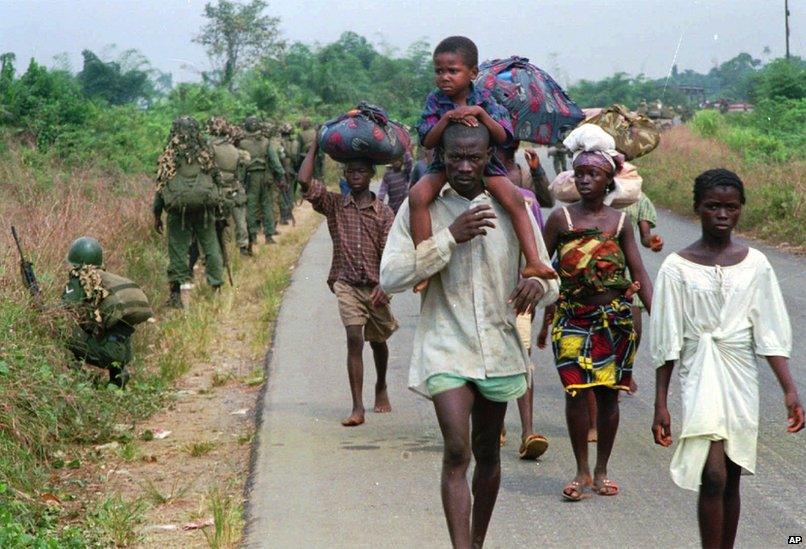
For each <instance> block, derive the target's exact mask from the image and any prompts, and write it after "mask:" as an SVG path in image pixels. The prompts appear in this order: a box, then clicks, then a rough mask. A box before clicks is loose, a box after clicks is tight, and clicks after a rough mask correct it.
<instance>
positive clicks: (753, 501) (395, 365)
mask: <svg viewBox="0 0 806 549" xmlns="http://www.w3.org/2000/svg"><path fill="white" fill-rule="evenodd" d="M659 231H660V232H661V234H663V236H664V238H665V239H666V248H665V250H664V252H663V253H662V254H651V253H649V252H647V253H645V254H644V260H645V262H646V264H647V266H648V268H649V269H650V273H651V275H652V276H653V277H654V275H655V273H656V272H657V269H658V267H659V265H660V262H661V261H662V259H663V257H664V256H665V255H666V254H667V253H668V252H670V251H673V250H677V249H680V248H681V247H683V246H684V245H686V244H688V243H689V242H691V241H693V240H694V239H696V238H697V237H698V227H697V226H695V225H694V224H692V222H690V221H689V220H684V219H681V218H678V217H676V216H673V215H672V214H669V213H667V212H663V213H662V214H661V218H660V223H659ZM761 249H762V251H763V252H764V253H766V254H767V256H768V257H769V258H770V260H771V262H772V264H773V265H774V267H775V269H776V271H777V274H778V277H779V279H780V282H781V285H782V287H783V290H784V293H785V296H786V300H787V305H788V308H789V312H790V315H791V317H792V324H793V326H794V327H795V329H796V330H798V329H799V328H802V327H803V326H804V325H806V293H804V291H803V286H801V284H803V280H804V277H803V274H802V270H803V268H804V267H806V261H804V260H803V259H802V258H795V257H793V256H790V255H786V254H782V253H778V252H776V251H774V250H771V249H768V248H764V247H761ZM329 263H330V239H329V237H328V234H327V229H326V227H325V225H324V224H323V225H322V226H321V227H320V228H319V230H318V231H317V232H316V234H315V235H314V237H313V239H312V240H311V242H310V244H309V245H308V246H307V248H306V249H305V252H304V254H303V256H302V258H301V261H300V263H299V266H298V268H297V270H296V272H295V273H294V279H293V283H292V284H291V286H290V288H289V289H288V292H287V294H286V296H285V300H284V302H283V307H282V310H281V312H280V316H279V321H278V326H277V333H276V338H275V347H274V349H273V353H272V355H271V362H270V373H269V381H268V388H267V391H266V395H265V402H264V403H263V410H262V414H263V416H262V417H263V421H262V425H261V427H260V430H259V433H258V438H257V444H258V448H257V452H256V460H255V463H254V467H253V471H252V482H251V485H250V492H249V503H248V508H247V515H248V516H247V521H248V522H247V543H246V544H247V546H248V547H421V548H422V547H448V546H449V540H448V535H447V529H446V527H445V524H444V519H443V516H442V508H441V503H440V498H439V487H438V482H439V474H440V457H441V451H442V445H441V437H440V435H439V431H438V428H437V424H436V419H435V416H434V412H433V408H432V406H431V404H430V402H429V401H427V400H425V399H423V398H421V397H419V396H417V395H415V394H414V393H411V392H410V391H408V390H407V389H406V380H407V373H408V362H409V356H410V350H411V345H412V339H413V335H414V327H415V324H416V322H417V313H418V304H419V301H418V300H419V298H418V297H416V296H414V295H412V294H411V293H406V294H403V295H399V296H396V297H395V299H394V301H393V308H394V311H395V314H396V316H397V318H398V319H399V321H400V324H401V328H400V330H399V331H398V332H397V333H396V334H395V335H394V336H393V338H392V339H391V340H390V350H391V358H390V373H389V386H390V393H391V400H392V405H393V407H394V412H393V413H392V414H385V415H379V414H373V413H369V414H368V415H367V423H366V424H365V425H364V426H362V427H358V428H352V429H347V428H344V427H341V426H340V425H339V420H340V419H341V418H342V417H344V416H345V415H346V414H347V413H348V412H349V409H350V406H349V404H350V397H349V390H348V385H347V376H346V371H345V357H346V343H345V336H344V331H343V328H342V326H341V324H340V322H339V317H338V312H337V306H336V299H335V297H334V296H333V295H332V294H331V293H330V292H329V291H328V289H327V286H326V284H325V278H326V274H327V269H328V266H329ZM796 333H797V331H796ZM644 351H645V349H644V350H642V352H641V353H640V354H639V358H638V361H637V364H636V370H637V380H638V384H639V392H638V394H637V395H635V396H633V397H625V398H623V399H622V405H621V425H620V430H619V434H618V437H617V439H616V445H615V449H614V451H613V457H612V459H611V463H610V474H611V476H612V478H613V479H614V480H616V481H617V482H619V484H620V485H621V489H622V492H621V494H620V495H618V496H616V497H612V498H606V497H600V496H596V497H593V498H590V499H587V500H585V501H583V502H580V503H568V502H564V501H563V500H562V498H561V496H560V492H561V490H562V487H563V485H564V484H565V483H566V482H567V481H568V480H569V479H571V477H572V476H573V474H574V465H573V456H572V453H571V447H570V443H569V440H568V436H567V432H566V427H565V419H564V414H563V392H562V389H561V386H560V383H559V378H558V376H557V374H556V373H555V371H554V368H553V365H552V360H551V356H550V352H547V351H543V352H537V354H536V355H535V356H534V357H533V360H534V361H535V362H536V364H537V369H536V381H535V384H536V385H535V422H536V427H537V429H538V430H539V431H540V432H542V433H544V434H545V435H547V436H548V437H549V439H550V447H549V450H548V452H547V453H546V454H545V455H544V456H543V459H542V460H541V461H540V462H523V461H520V460H518V459H517V457H516V450H517V447H516V439H517V434H518V433H519V430H520V427H519V421H518V416H517V409H516V407H515V406H514V403H513V404H511V405H510V407H509V411H508V415H507V426H508V429H509V430H510V432H511V433H513V436H512V437H511V439H510V442H509V443H508V444H507V445H506V446H505V447H504V448H503V449H502V461H503V480H502V485H501V492H500V495H499V498H498V505H497V507H496V509H495V513H494V515H493V519H492V524H491V527H490V530H489V534H488V538H487V546H488V547H535V546H551V547H555V546H557V547H559V546H580V547H690V546H696V545H697V544H698V533H697V522H696V514H695V505H696V494H695V493H693V492H686V491H683V490H681V489H679V488H677V487H676V486H675V485H674V484H673V483H672V481H671V479H670V478H669V472H668V466H669V459H670V457H671V455H672V452H671V450H665V449H662V448H660V447H658V446H655V445H654V444H653V442H652V438H651V434H650V430H649V427H650V423H651V419H652V410H653V408H652V405H653V398H652V392H653V388H654V382H653V380H654V372H653V371H652V369H651V368H650V367H649V364H648V363H647V360H646V353H645V352H644ZM794 355H795V357H796V358H795V360H793V361H792V363H791V368H792V370H793V374H794V376H795V378H796V379H797V380H799V386H800V387H799V388H800V391H801V398H802V399H803V398H806V384H804V383H803V379H804V373H806V372H805V371H806V337H803V336H802V334H801V335H800V337H798V338H797V339H796V341H795V348H794ZM364 357H365V358H364V360H365V370H366V375H365V390H364V395H365V405H366V406H367V407H368V408H369V409H371V406H372V390H371V387H372V384H373V383H374V377H375V376H374V371H373V368H372V360H371V355H370V353H369V349H368V347H367V350H366V352H365V355H364ZM759 369H760V372H761V373H760V380H761V408H760V411H761V413H760V416H761V425H760V436H759V456H758V468H757V475H756V476H755V477H744V478H743V480H742V495H743V510H742V518H741V523H740V527H739V535H738V542H737V543H738V545H739V546H740V547H779V546H784V545H786V542H787V537H788V536H790V535H799V536H806V506H805V505H804V495H803V494H804V491H805V490H804V489H806V483H804V480H803V479H804V478H806V445H805V444H804V436H805V435H804V433H800V434H799V435H796V436H793V435H789V434H787V433H786V432H785V414H784V408H783V404H782V394H781V390H780V388H779V387H778V385H777V382H776V381H775V378H774V376H773V375H772V373H771V371H770V370H769V368H768V367H767V366H766V363H764V362H761V363H760V364H759ZM675 377H676V376H675ZM672 392H673V396H672V402H673V408H672V414H673V424H672V427H673V432H674V433H675V434H676V433H678V432H679V421H680V410H679V398H678V397H679V390H678V386H677V384H676V382H675V384H674V385H673V387H672ZM675 422H677V423H675ZM675 428H676V429H675ZM592 450H593V448H592ZM591 466H592V464H591Z"/></svg>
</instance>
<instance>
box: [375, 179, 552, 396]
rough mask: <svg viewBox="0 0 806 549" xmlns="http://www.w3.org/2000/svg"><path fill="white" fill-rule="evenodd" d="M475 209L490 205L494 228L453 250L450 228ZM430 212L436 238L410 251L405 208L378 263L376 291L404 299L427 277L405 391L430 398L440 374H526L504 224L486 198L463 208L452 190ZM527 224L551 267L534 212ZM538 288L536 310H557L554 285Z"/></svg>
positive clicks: (516, 252)
mask: <svg viewBox="0 0 806 549" xmlns="http://www.w3.org/2000/svg"><path fill="white" fill-rule="evenodd" d="M480 204H490V205H492V207H493V211H494V212H495V215H496V216H497V219H495V220H494V223H495V225H496V226H495V228H494V229H489V228H488V229H487V235H486V236H479V237H476V238H474V239H472V240H470V241H469V242H465V243H462V244H457V243H456V241H455V240H454V238H453V235H452V234H451V232H450V231H449V230H448V226H449V225H450V224H451V223H453V221H454V220H455V219H456V218H457V217H458V216H459V215H460V214H461V213H463V212H464V211H465V210H468V209H470V208H472V207H474V206H478V205H480ZM524 207H525V205H524ZM429 209H430V212H431V224H432V227H433V235H434V236H432V237H431V238H429V239H428V240H426V241H424V242H422V243H421V244H420V245H419V246H418V247H417V249H416V250H415V249H414V243H413V242H412V239H411V231H410V228H409V203H408V200H406V202H404V203H403V205H402V206H401V208H400V210H399V212H398V214H397V216H396V217H395V222H394V224H393V225H392V229H391V231H390V233H389V238H388V240H387V242H386V248H385V249H384V252H383V256H382V259H381V272H380V283H381V287H382V288H383V290H384V291H385V292H387V293H397V292H402V291H405V290H407V289H409V288H412V287H413V286H414V285H415V284H416V283H417V282H419V281H420V280H423V279H425V278H428V277H431V281H430V283H429V285H428V288H427V290H426V291H425V293H424V295H423V297H422V301H421V306H420V319H419V322H418V324H417V329H416V331H415V334H414V347H413V350H412V356H411V366H410V369H409V388H410V389H412V390H413V391H415V392H417V393H420V394H422V395H425V396H428V391H427V390H426V388H425V382H426V380H427V379H428V378H429V377H431V376H432V375H435V374H440V373H450V374H455V375H459V376H462V377H465V378H469V379H484V378H488V377H501V376H509V375H515V374H520V373H526V372H527V366H528V361H529V357H528V355H527V353H526V349H525V348H524V346H523V344H522V343H521V340H520V338H519V337H518V333H517V330H516V329H515V311H514V310H513V308H512V304H510V303H507V300H508V298H509V295H510V293H511V292H512V290H513V289H514V288H515V286H516V285H517V284H518V280H519V276H520V275H519V273H520V266H521V253H520V247H519V245H518V240H517V237H516V236H515V231H514V230H513V228H512V223H511V222H510V219H509V216H508V215H507V213H506V211H505V210H504V209H503V207H501V206H500V205H499V204H498V202H496V201H495V200H493V199H492V198H491V197H490V196H489V195H488V194H487V193H482V194H480V195H478V196H477V197H476V198H474V199H473V200H468V199H466V198H464V197H462V196H460V195H459V194H457V193H456V192H455V191H453V190H452V189H450V188H446V189H445V190H444V191H443V192H442V194H441V195H440V196H439V197H437V199H436V200H435V201H434V202H433V203H432V204H431V206H430V208H429ZM527 210H528V209H527ZM529 217H530V219H531V220H532V228H533V230H534V233H535V240H536V242H537V249H538V252H539V254H540V259H541V260H542V261H543V262H544V263H545V264H547V265H549V264H550V259H549V256H548V253H547V252H546V245H545V244H544V243H543V238H542V236H541V234H540V230H539V229H538V227H537V224H536V223H535V220H534V217H533V216H532V215H531V212H530V215H529ZM537 280H538V282H540V284H542V286H543V288H544V290H545V293H544V295H543V297H542V298H541V299H540V301H539V303H538V307H545V306H546V305H550V304H551V303H554V301H556V299H557V296H558V295H559V285H558V283H557V281H556V280H551V281H545V280H539V279H537Z"/></svg>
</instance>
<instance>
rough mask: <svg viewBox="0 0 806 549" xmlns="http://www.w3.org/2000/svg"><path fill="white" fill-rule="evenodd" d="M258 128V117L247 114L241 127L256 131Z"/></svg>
mask: <svg viewBox="0 0 806 549" xmlns="http://www.w3.org/2000/svg"><path fill="white" fill-rule="evenodd" d="M259 128H260V118H258V117H257V116H247V117H246V120H244V121H243V129H245V130H246V131H248V132H256V131H257V130H258V129H259Z"/></svg>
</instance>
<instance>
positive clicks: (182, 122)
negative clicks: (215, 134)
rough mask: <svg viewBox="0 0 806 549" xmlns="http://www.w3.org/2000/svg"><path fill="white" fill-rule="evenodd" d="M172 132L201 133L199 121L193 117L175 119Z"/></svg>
mask: <svg viewBox="0 0 806 549" xmlns="http://www.w3.org/2000/svg"><path fill="white" fill-rule="evenodd" d="M171 130H172V131H173V132H174V133H190V132H198V131H199V121H198V120H196V119H195V118H193V117H192V116H187V115H185V116H180V117H178V118H175V119H174V121H173V125H172V127H171Z"/></svg>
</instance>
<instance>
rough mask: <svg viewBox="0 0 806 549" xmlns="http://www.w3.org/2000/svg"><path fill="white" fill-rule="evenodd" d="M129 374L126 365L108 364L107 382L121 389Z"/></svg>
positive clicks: (127, 380)
mask: <svg viewBox="0 0 806 549" xmlns="http://www.w3.org/2000/svg"><path fill="white" fill-rule="evenodd" d="M130 378H131V376H130V375H129V372H128V371H127V370H126V367H125V366H123V367H120V368H119V367H117V366H110V367H109V383H111V384H112V385H116V386H118V387H120V388H121V389H123V388H125V387H126V384H127V383H128V382H129V379H130Z"/></svg>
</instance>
